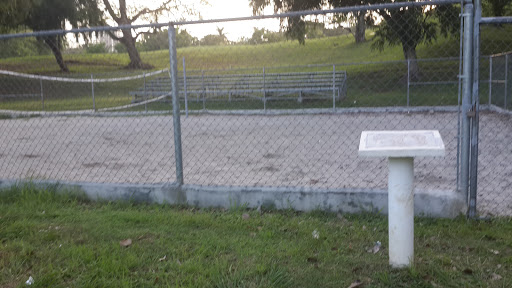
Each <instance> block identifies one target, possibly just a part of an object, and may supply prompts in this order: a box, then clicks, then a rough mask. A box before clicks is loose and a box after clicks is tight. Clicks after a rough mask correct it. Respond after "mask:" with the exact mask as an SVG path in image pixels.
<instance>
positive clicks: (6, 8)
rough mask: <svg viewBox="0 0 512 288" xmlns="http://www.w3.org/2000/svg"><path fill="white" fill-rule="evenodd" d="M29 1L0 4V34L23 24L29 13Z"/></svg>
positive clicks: (9, 1)
mask: <svg viewBox="0 0 512 288" xmlns="http://www.w3.org/2000/svg"><path fill="white" fill-rule="evenodd" d="M31 4H32V3H31V0H2V2H1V3H0V32H2V33H5V32H9V31H10V30H11V29H13V28H17V27H18V26H19V25H21V24H22V23H23V21H24V20H25V18H26V17H27V15H28V14H29V12H30V7H31V6H32V5H31Z"/></svg>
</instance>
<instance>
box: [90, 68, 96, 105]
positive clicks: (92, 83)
mask: <svg viewBox="0 0 512 288" xmlns="http://www.w3.org/2000/svg"><path fill="white" fill-rule="evenodd" d="M91 91H92V110H94V112H96V99H94V78H93V76H92V73H91Z"/></svg>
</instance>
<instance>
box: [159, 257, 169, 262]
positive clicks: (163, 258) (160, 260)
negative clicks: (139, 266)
mask: <svg viewBox="0 0 512 288" xmlns="http://www.w3.org/2000/svg"><path fill="white" fill-rule="evenodd" d="M165 259H167V255H164V257H162V258H159V259H158V262H162V261H164V260H165Z"/></svg>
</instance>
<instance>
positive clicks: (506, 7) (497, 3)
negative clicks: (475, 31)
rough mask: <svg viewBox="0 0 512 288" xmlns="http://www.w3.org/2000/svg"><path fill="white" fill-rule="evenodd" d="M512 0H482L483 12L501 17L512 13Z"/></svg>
mask: <svg viewBox="0 0 512 288" xmlns="http://www.w3.org/2000/svg"><path fill="white" fill-rule="evenodd" d="M511 6H512V1H511V0H484V1H482V10H483V14H484V15H486V16H495V17H501V16H505V15H511V12H512V7H511Z"/></svg>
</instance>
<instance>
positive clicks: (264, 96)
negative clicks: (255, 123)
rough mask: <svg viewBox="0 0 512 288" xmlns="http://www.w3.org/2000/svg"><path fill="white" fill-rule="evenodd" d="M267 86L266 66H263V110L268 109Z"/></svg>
mask: <svg viewBox="0 0 512 288" xmlns="http://www.w3.org/2000/svg"><path fill="white" fill-rule="evenodd" d="M265 86H266V83H265V67H263V111H267V92H266V87H265Z"/></svg>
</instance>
